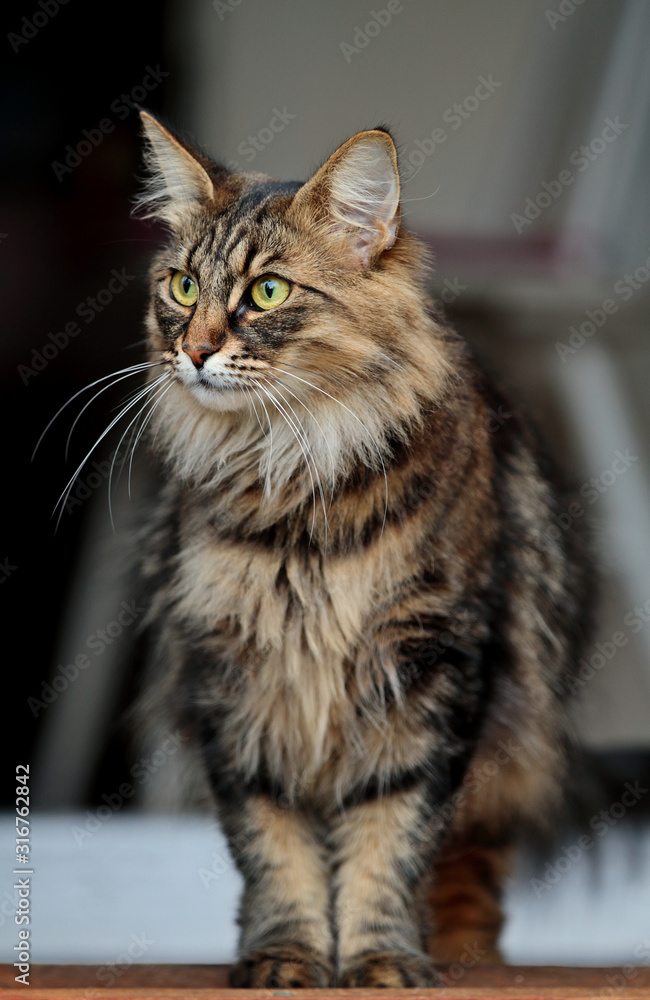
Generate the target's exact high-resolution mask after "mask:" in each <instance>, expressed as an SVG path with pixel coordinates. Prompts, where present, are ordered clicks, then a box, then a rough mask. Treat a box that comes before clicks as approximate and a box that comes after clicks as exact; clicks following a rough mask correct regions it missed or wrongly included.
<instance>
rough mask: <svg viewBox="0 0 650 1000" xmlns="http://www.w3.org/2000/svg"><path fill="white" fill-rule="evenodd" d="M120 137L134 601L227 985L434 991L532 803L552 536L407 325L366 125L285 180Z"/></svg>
mask: <svg viewBox="0 0 650 1000" xmlns="http://www.w3.org/2000/svg"><path fill="white" fill-rule="evenodd" d="M141 118H142V124H143V129H144V136H145V144H146V162H147V167H148V181H147V184H146V186H145V189H144V191H143V192H142V194H141V196H140V197H139V199H138V202H137V206H136V214H138V215H139V216H140V217H142V218H149V219H155V220H158V221H160V222H162V223H163V224H165V226H166V228H167V233H168V236H167V242H166V243H165V245H164V246H163V248H162V249H161V250H160V251H159V252H158V253H157V254H156V256H155V258H154V260H153V265H152V269H151V295H150V303H149V308H148V312H147V317H146V325H147V330H148V337H149V358H150V364H151V366H152V367H151V369H150V371H151V372H153V373H154V374H153V375H150V376H149V378H150V382H149V385H150V386H151V387H152V388H151V396H150V397H149V398H151V399H152V400H155V403H154V405H153V408H152V410H151V412H150V415H149V419H150V430H151V434H150V439H151V441H152V442H153V443H154V448H155V451H156V453H157V454H158V456H159V457H160V459H161V462H162V467H163V469H164V481H165V485H164V487H163V489H162V491H161V495H160V497H159V498H158V500H157V503H156V509H155V510H154V511H153V512H152V515H151V523H150V524H149V525H148V526H147V534H146V543H145V545H144V556H143V579H144V581H145V587H146V590H147V592H148V594H149V596H150V599H151V601H150V610H149V620H150V622H151V623H152V624H153V626H154V628H155V629H156V632H157V636H158V640H157V643H158V649H159V651H160V656H161V658H162V660H163V669H164V675H163V679H162V680H161V681H160V691H161V692H163V695H164V697H165V698H166V699H167V703H168V704H169V705H170V706H171V710H172V711H173V712H174V713H175V716H176V718H177V719H179V720H180V721H181V722H182V724H183V726H184V727H185V731H186V733H187V734H189V736H190V737H191V739H192V740H193V742H194V743H195V745H196V746H197V747H198V749H199V751H200V754H201V759H202V762H203V766H204V768H205V771H206V774H207V776H208V778H209V781H210V786H211V789H212V792H213V795H214V800H215V802H216V806H217V811H218V816H219V819H220V823H221V825H222V827H223V830H224V832H225V834H226V836H227V838H228V841H229V844H230V849H231V851H232V854H233V857H234V859H235V862H236V864H237V866H238V868H239V871H240V872H241V875H242V876H243V881H244V889H243V897H242V901H241V907H240V913H239V924H240V943H239V955H238V961H237V963H236V964H235V965H234V967H233V969H232V973H231V983H232V985H233V986H241V987H251V988H253V987H254V988H260V987H266V988H290V989H293V988H298V987H325V986H331V985H337V986H340V987H393V988H402V987H413V986H418V987H423V986H432V985H437V984H440V982H441V980H440V976H439V974H438V972H437V971H436V964H437V963H445V962H454V961H460V960H462V955H463V954H464V953H465V954H466V951H464V950H465V949H467V948H473V949H474V951H473V954H474V955H475V957H476V958H478V960H479V961H483V962H495V961H499V951H498V937H499V932H500V930H501V927H502V923H503V915H502V912H501V904H500V895H501V887H502V884H503V879H504V877H505V875H506V874H507V872H508V871H509V866H510V861H511V856H512V849H513V844H514V842H515V839H516V836H517V834H518V831H519V830H520V829H521V827H522V825H523V824H525V823H533V824H540V823H544V822H546V821H547V820H548V817H549V816H550V815H552V814H553V813H554V812H555V811H556V810H557V807H558V805H559V803H560V802H561V800H562V794H563V785H564V782H565V777H566V770H567V746H568V745H569V743H570V731H569V730H570V727H569V725H568V723H567V710H566V709H567V700H568V696H567V692H568V688H569V687H570V685H569V684H568V683H567V682H568V679H570V677H571V676H572V674H573V672H574V671H575V670H576V668H577V664H578V659H579V650H580V646H581V643H582V642H583V641H584V634H585V630H586V627H587V622H588V617H589V614H588V597H587V595H588V593H589V591H590V579H591V577H590V570H589V566H588V563H587V561H586V560H585V556H584V551H583V549H584V546H583V542H582V540H581V539H580V537H578V536H577V535H576V534H575V533H574V532H573V531H560V530H558V528H557V526H556V522H555V521H554V519H553V515H554V514H556V513H557V512H558V510H560V509H561V504H562V500H561V494H560V493H559V492H558V491H557V490H556V489H555V487H554V486H553V485H551V479H550V478H549V475H548V474H547V472H546V471H545V463H544V460H542V459H541V458H540V457H539V456H540V452H539V449H538V445H537V443H536V439H535V437H534V435H533V432H532V431H531V429H530V428H529V426H528V424H527V423H526V422H525V421H523V420H522V419H521V418H520V417H519V416H518V415H517V413H516V412H515V411H514V410H513V408H512V406H511V405H510V403H509V402H508V401H507V400H506V399H505V398H504V397H503V396H502V395H501V394H500V391H499V390H498V389H497V388H496V386H495V385H493V384H492V382H491V381H490V379H488V378H487V377H486V376H485V375H483V374H482V372H481V370H480V369H479V367H478V366H477V364H476V362H475V361H474V360H473V357H472V354H471V352H470V350H469V348H468V346H467V344H466V343H465V341H464V340H463V339H462V338H461V336H460V335H459V334H457V333H456V332H455V331H454V330H453V329H452V328H451V327H450V326H449V325H448V324H447V323H446V322H445V320H444V318H443V317H441V316H440V315H439V314H438V312H437V311H436V310H435V309H433V308H432V306H431V303H430V300H429V298H428V294H427V281H428V262H427V253H426V251H425V248H424V246H423V244H422V243H421V242H420V241H419V240H418V239H417V238H416V237H415V236H414V235H413V234H411V233H410V232H409V231H408V230H407V228H406V227H405V226H404V224H403V222H402V219H401V209H400V177H399V169H398V159H397V153H396V147H395V144H394V141H393V139H392V137H391V135H390V133H389V132H388V131H387V130H385V129H382V128H377V129H371V130H367V131H363V132H360V133H358V134H356V135H354V136H352V138H350V139H349V140H348V141H347V142H345V143H344V144H343V145H342V146H341V147H340V148H338V149H337V150H336V151H335V152H334V153H333V155H332V156H330V158H329V159H328V160H327V161H326V163H325V164H324V165H323V166H322V167H321V168H320V169H319V170H317V172H316V173H315V174H314V175H313V176H312V177H311V179H309V180H308V181H306V182H305V183H302V182H291V183H286V182H278V181H274V180H271V179H270V178H269V177H266V176H264V175H261V174H234V173H231V172H229V171H228V170H226V169H225V168H223V167H221V166H219V165H217V164H216V163H213V162H211V160H210V159H208V158H207V157H206V156H205V155H203V154H202V153H200V152H199V151H197V150H195V149H193V148H192V147H191V146H190V145H189V144H188V143H187V142H185V141H184V140H182V139H181V138H179V137H178V136H176V135H175V134H173V133H172V132H170V131H169V129H168V128H166V127H165V126H164V125H162V124H161V123H160V122H159V121H158V120H157V119H156V118H154V117H153V116H152V115H150V114H148V113H147V112H144V111H143V112H141ZM495 414H499V415H500V417H499V419H498V420H495V419H494V415H495Z"/></svg>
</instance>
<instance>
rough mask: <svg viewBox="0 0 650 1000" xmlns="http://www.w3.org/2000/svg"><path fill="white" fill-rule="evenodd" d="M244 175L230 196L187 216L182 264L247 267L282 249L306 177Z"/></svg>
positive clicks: (194, 268)
mask: <svg viewBox="0 0 650 1000" xmlns="http://www.w3.org/2000/svg"><path fill="white" fill-rule="evenodd" d="M240 179H241V180H242V181H244V183H243V184H242V185H241V187H239V190H237V189H235V190H234V191H232V192H231V196H230V198H229V199H228V201H227V202H225V201H223V200H222V201H221V203H220V204H219V203H218V204H217V205H216V206H215V207H214V208H207V207H206V209H205V210H204V211H203V212H202V213H201V214H200V215H196V216H194V217H193V218H192V219H191V220H189V221H188V223H187V225H186V226H185V227H184V229H183V232H182V234H181V235H180V240H179V244H178V251H179V253H180V256H181V258H182V260H181V261H179V266H183V267H184V268H186V269H187V270H188V271H189V272H191V273H195V274H199V273H200V272H201V271H202V270H204V269H206V268H207V269H209V270H210V271H211V272H214V269H215V268H217V269H221V268H225V269H231V270H236V271H238V272H240V273H243V272H245V271H246V270H247V269H248V268H249V267H250V266H251V264H252V263H253V261H254V259H255V258H256V256H258V255H259V254H261V253H264V252H265V251H269V252H274V253H275V254H280V253H281V252H282V249H283V243H284V237H285V236H286V232H287V229H286V224H285V217H286V212H287V208H288V206H289V205H290V204H291V201H292V199H293V196H294V195H295V193H296V191H298V190H299V188H300V187H301V182H299V181H289V182H287V181H273V180H271V179H269V178H263V179H259V180H258V179H257V178H255V179H249V178H247V177H246V176H245V175H244V176H242V177H241V178H240ZM246 181H248V183H246Z"/></svg>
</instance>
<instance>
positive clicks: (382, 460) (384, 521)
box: [269, 362, 388, 535]
mask: <svg viewBox="0 0 650 1000" xmlns="http://www.w3.org/2000/svg"><path fill="white" fill-rule="evenodd" d="M280 363H282V362H280ZM269 368H270V369H271V370H272V371H277V372H280V374H281V375H289V376H290V377H291V378H295V379H298V381H299V382H304V383H305V385H309V386H311V387H312V389H316V391H317V392H322V394H323V395H324V396H327V398H328V399H331V400H332V401H333V402H334V403H338V405H339V406H342V407H343V409H344V410H345V411H346V412H347V413H349V414H350V416H351V417H354V419H355V420H356V421H357V423H358V424H360V425H361V427H362V428H363V429H364V431H365V432H366V434H367V435H368V436H369V438H370V439H371V441H372V443H373V444H374V446H375V448H376V449H377V456H378V458H379V461H380V462H381V468H382V472H383V474H384V484H385V490H386V493H385V499H384V519H383V522H382V526H381V534H382V535H383V533H384V528H385V527H386V516H387V514H388V476H387V474H386V465H385V464H384V459H383V456H382V454H381V450H380V448H379V445H378V444H377V441H376V440H375V438H374V436H373V435H372V434H371V433H370V431H369V430H368V428H367V427H366V425H365V424H364V422H363V421H362V420H360V419H359V417H358V416H357V415H356V413H354V412H353V411H352V410H351V409H350V407H349V406H346V405H345V403H342V402H341V400H340V399H336V397H335V396H332V395H330V393H329V392H325V390H324V389H321V388H320V386H317V385H314V383H313V382H309V381H308V380H307V379H304V378H301V377H300V375H294V374H293V372H287V371H284V370H283V369H282V368H277V367H276V366H275V365H269Z"/></svg>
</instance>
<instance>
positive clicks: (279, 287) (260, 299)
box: [251, 274, 291, 309]
mask: <svg viewBox="0 0 650 1000" xmlns="http://www.w3.org/2000/svg"><path fill="white" fill-rule="evenodd" d="M290 291H291V285H290V284H289V282H288V281H285V280H284V278H278V276H277V275H276V274H265V275H264V276H263V277H262V278H258V279H257V281H255V282H254V283H253V284H252V285H251V299H252V300H253V302H254V303H255V305H256V306H258V308H259V309H275V307H276V306H279V305H281V304H282V303H283V302H284V300H285V299H286V297H287V296H288V294H289V292H290Z"/></svg>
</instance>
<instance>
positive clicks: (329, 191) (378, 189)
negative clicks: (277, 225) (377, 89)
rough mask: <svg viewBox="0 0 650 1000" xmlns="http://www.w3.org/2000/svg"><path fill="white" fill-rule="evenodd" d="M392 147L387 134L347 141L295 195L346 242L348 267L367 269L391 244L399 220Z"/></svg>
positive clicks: (298, 204)
mask: <svg viewBox="0 0 650 1000" xmlns="http://www.w3.org/2000/svg"><path fill="white" fill-rule="evenodd" d="M399 194H400V182H399V173H398V169H397V151H396V149H395V144H394V142H393V140H392V139H391V137H390V135H389V134H388V132H384V131H381V130H379V129H373V130H371V131H368V132H359V133H358V134H357V135H354V136H352V138H351V139H348V141H347V142H346V143H344V145H343V146H341V147H340V148H339V149H337V151H336V152H335V153H334V154H333V155H332V156H330V158H329V160H327V162H326V163H325V164H324V166H322V167H321V168H320V170H319V171H318V172H317V173H316V174H315V175H314V176H313V177H312V179H311V180H310V181H308V182H307V183H306V184H305V185H303V187H302V188H300V190H299V191H298V193H297V194H296V197H295V199H294V210H295V211H298V212H299V211H301V210H302V209H303V208H309V209H311V211H312V212H313V211H315V212H316V214H317V216H318V217H319V218H320V220H321V221H323V222H324V223H325V225H326V228H327V229H328V230H329V231H330V232H331V233H332V235H333V236H335V237H337V238H339V239H341V240H342V241H343V244H344V245H345V246H346V248H347V250H348V253H349V257H350V262H351V263H352V264H353V265H357V266H361V267H368V266H369V265H370V264H371V263H372V262H373V260H375V259H376V258H377V256H378V255H379V254H380V253H382V252H383V251H384V250H387V249H388V248H389V247H391V246H392V245H393V243H394V242H395V236H396V234H397V230H398V228H399V222H400V206H399Z"/></svg>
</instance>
